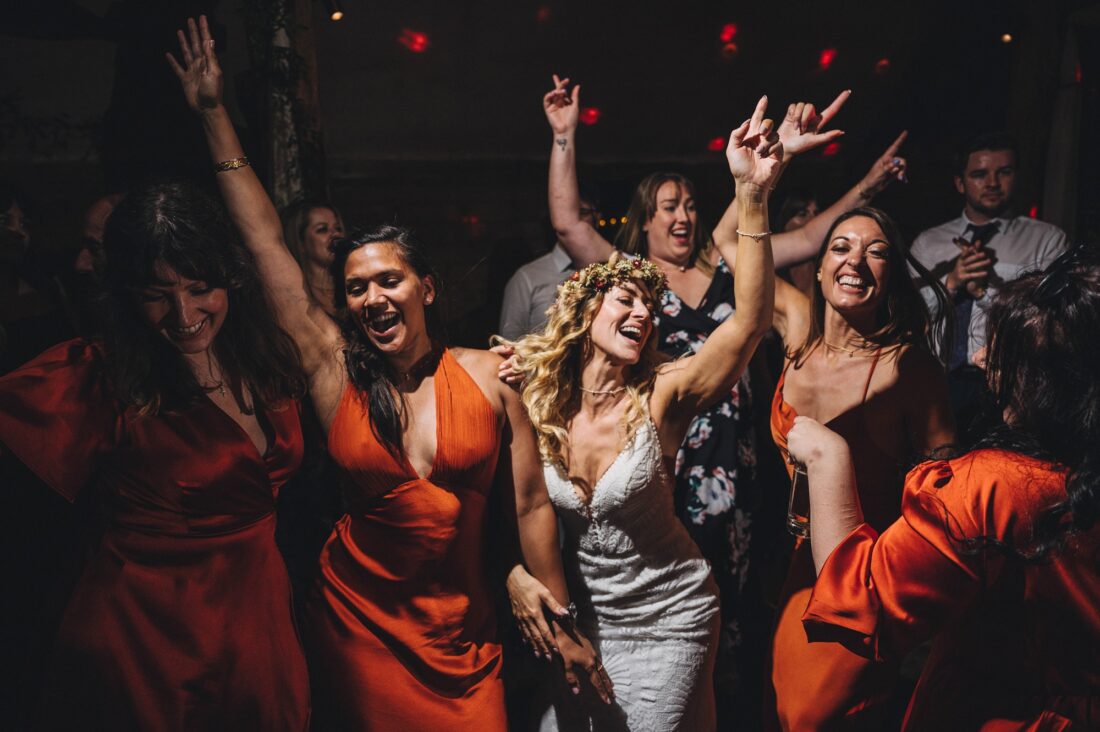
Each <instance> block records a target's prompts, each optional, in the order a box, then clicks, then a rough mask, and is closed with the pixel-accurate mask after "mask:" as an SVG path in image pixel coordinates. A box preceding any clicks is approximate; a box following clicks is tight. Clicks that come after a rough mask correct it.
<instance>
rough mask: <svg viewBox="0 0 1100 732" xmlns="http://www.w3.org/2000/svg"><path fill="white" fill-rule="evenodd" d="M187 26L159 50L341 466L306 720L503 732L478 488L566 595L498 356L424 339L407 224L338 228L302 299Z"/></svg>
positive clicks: (526, 441)
mask: <svg viewBox="0 0 1100 732" xmlns="http://www.w3.org/2000/svg"><path fill="white" fill-rule="evenodd" d="M189 31H190V34H189V37H185V36H184V34H183V33H180V45H181V52H182V56H183V65H180V64H179V63H177V62H176V61H175V60H174V59H171V57H169V58H170V59H171V65H172V67H173V69H174V70H175V72H176V74H177V75H178V77H179V79H180V82H181V84H182V86H183V92H184V96H185V97H186V99H187V102H188V104H189V105H190V107H191V108H192V109H193V110H194V111H195V112H196V113H198V114H199V116H200V118H201V120H202V124H203V129H204V130H205V132H206V136H207V142H208V144H209V146H210V150H211V154H212V156H213V158H214V160H215V161H217V165H216V169H217V170H219V171H220V172H219V174H218V184H219V186H220V188H221V191H222V195H223V196H224V197H225V199H226V201H227V204H228V207H229V210H230V213H231V214H232V215H233V217H234V220H235V222H236V224H237V226H238V228H240V229H241V231H242V233H243V235H244V240H245V244H246V246H248V248H249V249H250V250H251V251H252V252H253V254H254V255H255V257H256V259H257V262H258V264H259V269H260V274H261V277H262V279H263V282H264V287H265V289H266V291H267V295H268V298H269V300H270V301H271V305H272V307H273V309H274V310H275V312H276V314H277V316H278V318H279V320H280V322H281V323H282V324H283V325H284V327H286V329H287V331H288V332H289V333H290V334H291V336H292V337H293V338H294V340H295V341H296V342H297V344H298V346H299V348H300V349H301V351H302V354H303V362H304V366H305V370H306V373H307V374H308V378H309V392H310V396H311V397H312V401H313V405H314V408H315V409H316V411H317V416H318V418H319V420H320V421H321V424H322V427H323V428H324V429H325V430H326V433H327V437H328V446H329V452H330V454H331V455H332V458H333V460H334V461H335V462H336V463H337V464H338V465H339V466H340V468H341V469H342V471H343V474H344V489H345V498H346V502H347V505H348V513H347V514H346V515H344V516H343V517H342V518H341V519H340V520H339V521H338V522H337V524H336V528H335V530H334V532H333V534H332V536H331V537H330V538H329V541H328V543H327V544H326V546H325V549H324V551H323V553H322V555H321V577H320V580H319V582H318V585H317V592H316V594H315V596H314V597H312V598H311V603H310V612H309V615H308V619H307V623H306V633H307V636H308V640H309V643H308V645H309V649H310V651H311V653H312V655H311V669H312V672H313V676H312V678H313V684H312V688H313V697H314V700H315V708H316V723H317V724H318V725H319V726H320V727H321V728H324V729H332V728H338V729H353V730H374V729H380V730H381V729H384V730H391V729H448V730H479V731H481V730H501V731H503V730H504V729H505V728H506V724H507V722H506V719H505V713H504V688H503V684H502V682H501V675H500V674H501V652H500V645H499V644H498V642H497V639H496V622H495V620H494V618H493V612H492V606H491V603H490V583H489V576H488V571H487V569H488V567H487V565H488V559H487V556H486V546H485V544H486V542H485V528H486V526H485V523H486V522H485V515H486V508H487V504H488V503H489V502H490V501H493V500H496V498H497V497H498V496H499V498H500V499H502V500H503V501H505V502H506V505H508V507H509V509H510V516H509V518H510V520H509V521H508V522H507V523H508V524H510V525H511V527H512V528H513V529H515V530H516V531H517V532H518V535H519V543H520V546H521V549H522V553H523V557H524V560H525V561H526V563H527V566H528V568H529V569H530V571H531V573H532V574H534V575H535V576H536V577H539V578H540V580H541V581H543V582H544V583H545V584H546V586H547V587H549V588H550V590H551V591H553V593H554V596H555V598H556V601H555V603H554V609H555V610H556V611H559V612H560V613H565V605H566V604H568V602H569V600H568V594H567V592H566V587H565V579H564V577H563V576H562V570H561V560H560V556H559V554H558V545H557V525H556V522H555V519H554V509H553V507H552V506H551V505H550V501H549V498H548V497H547V494H546V486H545V484H544V483H543V479H542V472H541V470H540V469H539V461H538V448H537V446H536V444H535V437H534V433H533V431H532V430H531V426H530V423H529V422H528V420H527V417H526V415H525V414H524V411H523V405H522V404H521V403H520V400H519V397H518V395H516V394H515V392H513V391H512V390H511V389H510V388H508V387H507V386H505V385H504V384H501V383H500V381H499V380H498V379H497V368H498V365H499V363H500V360H501V359H500V358H499V357H498V356H495V355H493V354H491V353H488V352H487V351H476V350H470V349H458V348H456V349H450V348H445V347H443V346H442V345H441V344H440V343H439V341H438V340H437V339H436V338H433V333H432V331H431V330H430V328H429V320H430V314H431V313H432V312H433V311H434V309H435V308H434V307H433V306H435V305H436V301H437V298H438V296H439V291H440V281H439V278H438V277H437V276H436V275H435V273H434V271H433V270H432V268H431V267H430V266H429V264H428V262H427V260H426V259H425V258H424V255H423V251H422V249H421V247H420V246H419V245H418V243H417V242H416V240H415V238H414V237H413V236H412V234H411V233H410V232H409V231H408V230H407V229H403V228H401V227H395V226H378V227H374V228H371V229H363V230H358V231H355V232H353V233H352V235H351V236H349V237H346V238H344V239H342V240H340V241H338V242H337V243H336V244H335V246H334V253H335V256H334V260H333V264H332V275H333V285H334V292H335V293H336V305H337V320H338V321H339V324H338V323H337V322H334V321H333V319H332V318H330V317H329V315H328V314H327V313H325V312H324V311H323V310H322V309H321V308H319V307H318V306H317V304H316V302H315V301H314V300H313V299H312V298H311V297H310V296H309V293H308V291H307V289H306V287H305V284H304V280H303V277H302V271H301V269H300V268H299V266H298V264H297V262H296V261H295V260H294V258H293V257H292V256H291V254H290V252H289V251H288V250H287V248H286V246H285V245H284V243H283V232H282V226H281V224H280V222H279V218H278V216H277V215H276V213H275V209H274V207H273V206H272V204H271V200H270V199H269V198H268V196H267V193H266V192H265V191H264V189H263V186H262V185H261V184H260V181H259V179H258V178H257V177H256V175H255V173H254V172H253V171H252V168H251V167H249V166H248V162H247V158H245V157H244V155H243V151H242V149H241V146H240V142H239V140H238V139H237V135H236V132H235V131H234V129H233V124H232V122H231V121H230V119H229V115H228V114H227V112H226V110H225V107H224V106H222V103H221V94H222V77H221V70H220V68H219V67H218V62H217V57H216V56H215V54H214V48H213V41H212V40H211V39H210V35H209V30H208V28H207V25H206V20H205V18H202V19H200V23H199V24H196V23H195V22H194V21H189ZM497 484H499V485H497ZM505 515H508V514H505ZM554 625H555V627H556V628H557V631H558V632H557V633H556V635H555V643H556V645H557V649H558V650H559V651H560V654H561V657H562V659H563V660H564V662H565V669H566V673H567V675H568V676H569V677H570V678H571V679H572V681H573V683H577V679H576V674H575V672H574V669H578V667H579V669H583V670H584V671H585V672H586V673H587V676H588V678H589V680H590V681H591V682H592V683H593V684H594V685H596V686H597V688H598V689H599V691H600V693H601V695H603V696H604V697H605V698H608V697H609V695H610V688H608V687H606V686H605V685H604V679H603V677H602V676H601V675H600V674H599V672H598V669H597V661H596V656H595V652H594V651H593V650H592V646H591V644H590V643H588V641H587V640H586V639H585V638H584V637H583V636H580V635H578V634H576V633H575V632H574V631H573V629H572V625H571V624H569V623H566V622H564V621H560V622H555V623H554ZM547 656H549V654H548V653H547ZM579 669H578V670H579Z"/></svg>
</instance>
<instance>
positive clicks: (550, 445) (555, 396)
mask: <svg viewBox="0 0 1100 732" xmlns="http://www.w3.org/2000/svg"><path fill="white" fill-rule="evenodd" d="M623 258H624V257H623V255H622V254H620V253H619V252H615V253H614V254H612V255H611V258H610V259H609V260H608V261H607V265H608V266H609V267H614V266H615V264H616V263H618V262H619V261H621V260H622V259H623ZM630 281H631V282H633V283H634V284H635V285H637V286H638V287H639V288H640V289H641V290H642V291H643V292H645V293H647V294H648V295H649V296H650V297H651V298H652V299H653V307H654V308H656V307H657V305H658V302H659V298H658V292H657V288H656V287H655V286H654V284H652V283H650V282H647V281H646V280H643V279H637V278H632V279H631V280H630ZM608 291H610V288H608ZM605 294H606V293H605V292H601V291H598V290H595V289H590V288H588V287H564V286H563V287H559V288H558V299H557V300H556V301H555V302H554V305H553V306H552V307H551V308H550V310H549V311H548V315H549V319H548V320H547V323H546V327H545V328H543V330H542V331H541V332H538V333H532V334H531V335H528V336H526V337H525V338H523V339H522V340H520V341H518V342H516V343H515V344H514V346H515V352H516V356H517V357H518V358H517V368H519V369H520V370H521V371H522V372H523V374H524V377H525V378H524V385H523V393H522V399H523V405H524V406H525V407H526V408H527V415H528V417H529V418H530V419H531V423H532V424H533V425H534V427H535V433H536V434H537V435H538V440H539V452H540V453H541V454H542V459H543V460H544V461H546V462H550V463H552V462H554V461H557V462H560V463H561V464H562V465H565V464H566V460H565V453H566V449H567V447H568V445H569V429H568V425H569V421H570V420H571V419H572V418H573V416H574V415H576V413H577V412H578V411H579V409H580V403H581V390H580V388H579V387H580V380H581V367H582V366H584V364H585V362H586V361H587V360H588V359H589V358H591V356H592V341H591V340H590V339H589V337H588V332H589V329H590V328H591V327H592V321H593V320H594V319H595V317H596V313H597V312H599V309H600V307H601V306H602V305H603V299H604V295H605ZM666 360H667V358H666V357H665V356H664V355H663V354H661V353H660V352H659V351H658V350H657V329H656V328H653V329H652V330H651V331H650V333H649V338H648V339H646V342H645V345H644V346H643V347H642V353H641V357H640V358H639V359H638V362H637V363H635V364H632V365H631V366H628V367H627V369H626V373H625V376H626V393H627V397H628V399H629V400H630V404H629V405H628V407H627V410H626V413H625V414H624V415H623V420H622V422H621V426H622V428H623V431H624V432H625V434H626V438H627V440H630V439H631V438H633V436H634V433H635V432H636V431H637V429H638V426H639V425H641V424H642V422H644V421H645V420H646V419H647V416H648V414H649V411H648V408H647V404H648V401H649V395H650V394H651V393H652V392H653V383H654V381H655V379H656V377H657V367H658V366H659V365H660V364H662V363H664V362H665V361H666Z"/></svg>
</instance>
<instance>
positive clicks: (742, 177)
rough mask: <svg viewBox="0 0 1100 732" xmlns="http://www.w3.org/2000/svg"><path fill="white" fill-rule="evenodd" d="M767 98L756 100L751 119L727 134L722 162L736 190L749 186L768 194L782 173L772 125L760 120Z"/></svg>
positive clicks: (775, 134)
mask: <svg viewBox="0 0 1100 732" xmlns="http://www.w3.org/2000/svg"><path fill="white" fill-rule="evenodd" d="M767 110H768V98H767V96H763V97H760V101H759V102H757V103H756V109H755V110H754V111H753V113H752V117H750V118H749V119H747V120H745V121H744V122H743V123H742V124H741V126H740V127H738V128H737V129H736V130H734V131H733V132H732V133H731V134H730V141H729V145H727V146H726V160H727V161H728V162H729V166H730V172H731V173H733V178H734V180H735V181H737V186H738V188H740V187H742V186H749V187H754V188H759V189H761V190H764V191H769V190H771V189H772V188H774V187H775V183H776V181H778V180H779V174H780V173H781V172H782V169H783V144H782V143H781V142H780V141H779V135H778V134H777V133H776V131H775V123H774V122H772V121H771V120H770V119H764V113H765V112H767Z"/></svg>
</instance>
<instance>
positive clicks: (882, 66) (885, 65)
mask: <svg viewBox="0 0 1100 732" xmlns="http://www.w3.org/2000/svg"><path fill="white" fill-rule="evenodd" d="M889 70H890V59H888V58H880V59H879V60H878V61H875V73H876V74H885V73H886V72H887V71H889Z"/></svg>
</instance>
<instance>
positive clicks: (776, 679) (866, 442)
mask: <svg viewBox="0 0 1100 732" xmlns="http://www.w3.org/2000/svg"><path fill="white" fill-rule="evenodd" d="M878 361H879V353H876V354H875V356H874V359H873V360H872V361H871V364H870V368H869V370H868V374H867V381H866V383H865V384H864V387H863V396H862V397H861V399H860V404H859V405H858V406H856V407H855V408H853V409H851V410H849V411H847V412H845V413H844V414H842V415H840V416H838V417H836V418H835V419H833V420H832V421H831V422H829V424H828V425H827V426H828V427H829V428H830V429H832V430H834V431H835V432H837V433H839V434H840V435H841V436H843V437H844V438H845V439H846V440H847V441H848V444H849V445H850V446H851V451H852V458H853V461H854V462H855V470H856V482H857V485H858V488H859V498H860V502H861V504H862V506H863V512H864V517H865V519H866V521H867V522H868V523H870V524H871V525H872V526H877V527H880V528H885V527H887V526H889V525H890V524H891V523H892V522H893V521H894V519H896V518H897V517H898V515H899V514H900V513H901V486H900V485H898V483H899V482H900V481H899V479H898V477H897V476H898V473H899V471H900V468H901V466H900V464H899V461H898V459H897V458H894V457H891V456H889V455H887V454H886V453H885V452H883V451H882V449H881V448H879V447H878V446H877V445H875V443H874V441H873V440H872V439H871V436H870V434H869V432H868V429H867V424H866V415H865V407H866V401H867V393H868V389H869V388H870V385H871V377H872V376H873V375H874V372H875V367H876V366H877V365H878ZM786 377H787V372H786V370H784V372H783V374H782V375H781V376H780V377H779V384H778V385H777V386H776V390H775V397H774V398H773V400H772V411H771V431H772V439H774V440H775V444H776V446H777V447H778V448H779V450H780V452H781V453H782V454H784V455H786V454H787V433H788V432H789V431H790V429H791V427H792V426H794V419H795V417H797V416H798V413H797V412H796V411H795V409H794V407H792V406H791V405H790V404H788V403H787V401H786V400H785V399H784V397H783V385H784V383H785V382H786ZM793 469H794V468H793V466H791V465H787V470H788V472H793ZM810 524H811V527H812V525H813V517H811V518H810ZM812 530H813V529H812V528H811V531H812ZM814 578H815V572H814V562H813V555H812V554H811V552H810V542H809V541H807V540H803V539H799V540H798V543H797V544H796V545H795V551H794V555H793V556H792V558H791V566H790V568H789V570H788V572H787V579H786V581H785V582H784V585H783V591H782V593H781V595H780V603H779V618H778V622H777V624H776V629H775V635H774V637H773V638H772V655H771V665H772V670H771V677H772V684H773V686H774V689H775V712H776V713H777V714H778V721H779V724H780V726H781V727H782V728H783V729H784V730H817V729H846V730H879V729H881V727H882V723H883V714H884V712H885V703H886V702H887V701H888V700H889V697H890V693H891V691H892V689H893V685H894V681H895V679H896V678H897V672H898V668H897V665H896V664H885V663H872V662H871V661H868V660H867V659H866V658H864V657H862V656H860V655H857V654H855V653H852V652H851V651H849V650H848V649H846V648H844V647H843V646H839V645H836V644H832V643H810V642H809V641H808V639H807V637H806V631H805V630H804V629H803V627H802V613H803V612H804V611H805V609H806V604H807V603H808V602H809V599H810V592H811V589H812V588H813V584H814ZM768 714H769V710H767V709H766V710H765V715H766V717H767V715H768ZM772 724H774V720H772Z"/></svg>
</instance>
